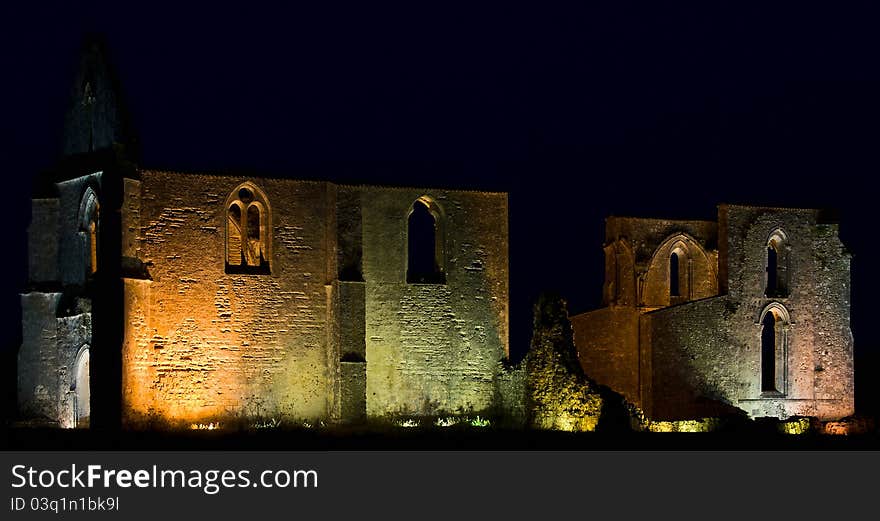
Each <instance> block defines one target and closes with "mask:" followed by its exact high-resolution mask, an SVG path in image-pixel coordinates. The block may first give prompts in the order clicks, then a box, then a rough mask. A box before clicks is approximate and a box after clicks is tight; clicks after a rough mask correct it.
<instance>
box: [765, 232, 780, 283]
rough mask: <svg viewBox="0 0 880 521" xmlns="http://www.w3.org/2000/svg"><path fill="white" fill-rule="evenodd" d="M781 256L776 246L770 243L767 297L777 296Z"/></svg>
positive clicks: (768, 247) (768, 249)
mask: <svg viewBox="0 0 880 521" xmlns="http://www.w3.org/2000/svg"><path fill="white" fill-rule="evenodd" d="M778 270H779V255H778V253H777V252H776V246H775V245H774V244H773V243H770V245H769V246H767V295H776V292H777V291H778V287H777V281H778V280H779V271H778Z"/></svg>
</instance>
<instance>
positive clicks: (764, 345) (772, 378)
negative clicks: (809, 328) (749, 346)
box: [761, 311, 777, 392]
mask: <svg viewBox="0 0 880 521" xmlns="http://www.w3.org/2000/svg"><path fill="white" fill-rule="evenodd" d="M763 326H764V327H763V328H762V329H761V391H762V392H776V391H777V389H776V349H777V345H776V314H774V313H773V312H772V311H769V312H767V313H766V314H765V315H764V321H763Z"/></svg>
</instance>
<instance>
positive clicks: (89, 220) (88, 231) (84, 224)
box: [79, 187, 101, 279]
mask: <svg viewBox="0 0 880 521" xmlns="http://www.w3.org/2000/svg"><path fill="white" fill-rule="evenodd" d="M79 212H80V215H79V223H80V224H79V234H80V237H81V239H82V245H83V254H84V255H83V264H84V265H85V275H86V278H87V279H88V278H89V277H91V276H92V275H94V274H95V273H96V272H97V271H98V258H99V251H100V250H99V248H100V228H101V205H100V204H99V203H98V196H97V195H96V194H95V191H94V190H93V189H92V188H91V187H89V188H86V191H85V193H84V194H83V197H82V201H81V202H80V209H79Z"/></svg>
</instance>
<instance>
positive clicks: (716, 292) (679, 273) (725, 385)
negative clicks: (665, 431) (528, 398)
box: [571, 204, 854, 420]
mask: <svg viewBox="0 0 880 521" xmlns="http://www.w3.org/2000/svg"><path fill="white" fill-rule="evenodd" d="M718 216H719V218H718V222H717V223H716V222H710V221H671V220H660V219H638V218H625V217H609V218H608V219H607V221H606V246H605V285H604V302H605V304H606V307H604V308H602V309H599V310H596V311H592V312H589V313H584V314H581V315H577V316H574V317H572V319H571V320H572V325H573V328H574V331H575V343H576V345H577V348H578V355H579V358H580V360H581V364H582V366H583V368H584V370H585V372H586V373H587V374H589V375H590V376H591V377H592V378H594V379H596V380H597V381H599V382H600V383H603V384H606V385H608V386H609V387H611V388H613V389H615V390H617V391H618V392H620V393H622V394H624V395H625V396H626V397H627V398H628V399H629V400H630V401H632V402H633V403H635V404H637V405H638V406H639V407H641V408H642V409H643V410H644V411H645V413H646V414H647V415H648V416H649V417H650V418H653V419H658V420H675V419H687V418H699V417H709V416H717V415H721V414H726V413H732V412H737V411H743V412H745V413H746V414H747V415H748V416H750V417H764V416H772V417H777V418H787V417H789V416H794V415H803V416H815V417H818V418H821V419H837V418H842V417H845V416H848V415H851V414H852V413H853V412H854V410H853V408H854V397H853V396H854V395H853V393H854V386H853V339H852V333H851V331H850V325H849V322H850V255H849V253H847V251H846V249H845V248H844V245H843V244H842V243H841V241H840V239H839V237H838V229H837V225H836V224H833V223H831V222H828V221H827V220H826V219H824V218H823V214H822V212H820V211H817V210H807V209H788V208H759V207H750V206H738V205H726V204H725V205H721V206H720V207H719V210H718Z"/></svg>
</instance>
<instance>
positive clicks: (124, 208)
mask: <svg viewBox="0 0 880 521" xmlns="http://www.w3.org/2000/svg"><path fill="white" fill-rule="evenodd" d="M118 92H119V90H118V88H117V87H116V85H115V84H114V82H113V77H112V75H111V74H110V73H109V72H108V68H107V65H106V63H105V62H104V58H103V54H102V52H101V50H100V47H99V46H95V45H92V46H89V47H88V48H87V52H85V53H84V55H83V59H82V66H81V68H80V73H79V76H78V77H77V78H76V81H75V83H74V87H73V93H72V98H73V103H72V104H71V107H70V109H69V111H68V114H67V119H66V132H65V142H64V156H63V158H62V159H61V160H60V161H59V162H58V163H57V164H56V165H55V166H54V167H53V168H52V169H51V170H50V171H48V172H46V173H44V174H43V175H42V176H41V177H40V180H39V182H38V184H37V186H36V191H35V193H34V198H33V205H32V218H31V224H30V228H29V232H28V233H29V244H28V259H29V280H28V285H27V287H26V288H25V290H24V291H23V293H22V295H21V305H22V316H23V324H22V335H23V342H22V346H21V349H20V351H19V357H18V404H19V412H20V415H21V416H22V417H24V418H32V419H36V420H39V421H43V422H51V423H54V424H57V425H59V426H63V427H74V426H85V425H89V424H91V425H93V426H108V427H114V426H119V425H124V426H131V427H136V428H138V427H144V428H166V427H174V426H185V425H190V424H193V423H208V422H210V423H214V422H221V423H228V422H232V423H236V422H250V424H253V423H254V422H259V421H263V420H280V421H290V422H301V421H308V422H315V421H324V422H328V423H332V422H357V421H363V420H365V419H383V418H394V417H400V416H436V415H447V414H448V415H471V414H492V413H491V412H490V411H493V412H494V413H495V414H496V415H497V414H499V413H500V414H501V415H503V414H505V413H506V411H512V410H518V411H525V410H526V408H527V407H528V406H530V405H533V403H532V402H529V400H528V399H527V398H524V396H525V395H524V392H525V391H524V389H525V387H524V385H523V384H522V382H523V378H524V377H523V376H522V375H523V369H522V367H520V368H519V369H516V370H513V371H507V372H506V370H505V369H503V364H502V363H501V362H502V361H504V360H505V359H507V358H508V354H509V345H508V316H509V312H508V311H509V310H508V305H509V304H508V302H509V289H508V198H507V194H505V193H492V192H479V191H462V190H449V189H428V188H390V187H377V186H352V185H342V184H336V183H331V182H320V181H304V180H293V179H286V178H284V179H280V178H267V177H255V176H252V175H247V174H244V173H242V174H234V173H233V174H224V175H213V174H192V173H188V174H184V173H179V172H170V171H159V170H151V169H145V168H141V167H140V166H138V164H137V152H136V150H137V143H136V140H135V139H134V138H133V137H132V136H133V133H132V132H131V129H130V127H129V125H128V124H127V120H126V118H125V113H124V111H123V110H122V107H123V105H124V104H123V103H122V102H121V100H120V99H119V95H118ZM547 254H548V255H552V254H553V253H552V252H548V253H547ZM605 259H606V262H605V284H604V303H605V305H606V307H604V308H602V309H599V310H596V311H592V312H589V313H585V314H582V315H577V316H574V317H572V318H571V323H572V328H573V330H574V339H575V344H576V347H577V349H578V356H579V358H580V361H581V364H582V366H583V369H584V371H585V373H586V374H587V375H589V376H590V377H591V378H593V379H595V380H596V381H598V382H599V383H601V384H605V385H607V386H608V387H610V388H611V389H613V390H615V391H617V392H618V393H620V394H622V395H623V396H624V397H625V398H626V399H627V400H628V401H630V402H632V403H633V404H635V405H637V406H638V407H640V408H641V409H642V410H643V411H644V412H645V413H646V415H647V416H648V417H649V418H651V419H657V420H667V419H668V420H677V419H687V418H694V417H707V416H719V415H723V414H727V413H731V412H740V411H744V412H745V413H746V414H747V415H749V416H751V417H762V416H774V417H778V418H785V417H789V416H792V415H805V416H816V417H819V418H822V419H836V418H841V417H845V416H847V415H850V414H852V413H853V403H854V400H853V390H854V388H853V339H852V334H851V331H850V325H849V319H850V311H849V299H850V256H849V254H848V253H847V251H846V250H845V248H844V246H843V244H842V243H841V241H840V239H839V238H838V229H837V226H836V225H835V224H833V223H831V222H829V221H828V220H827V219H826V218H825V217H824V215H823V213H822V212H820V211H817V210H806V209H786V208H757V207H749V206H737V205H721V206H720V207H719V211H718V221H717V222H709V221H671V220H659V219H637V218H622V217H611V218H609V219H608V220H607V223H606V243H605ZM566 327H567V326H566ZM570 344H571V342H570V341H569V342H568V346H569V347H571V346H570ZM571 360H572V362H574V360H575V359H574V355H573V354H572V356H571ZM554 367H555V366H554ZM574 367H577V365H576V363H574ZM525 414H526V413H523V414H520V415H519V416H525ZM593 423H595V422H593Z"/></svg>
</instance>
